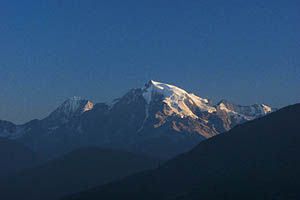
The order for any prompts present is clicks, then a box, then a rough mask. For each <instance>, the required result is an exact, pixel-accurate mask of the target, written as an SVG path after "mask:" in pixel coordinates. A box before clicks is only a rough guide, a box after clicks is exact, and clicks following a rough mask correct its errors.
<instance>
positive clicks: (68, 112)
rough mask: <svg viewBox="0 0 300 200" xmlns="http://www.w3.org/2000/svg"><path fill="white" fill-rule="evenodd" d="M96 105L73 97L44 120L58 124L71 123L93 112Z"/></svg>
mask: <svg viewBox="0 0 300 200" xmlns="http://www.w3.org/2000/svg"><path fill="white" fill-rule="evenodd" d="M93 107H94V104H93V103H92V102H91V101H88V100H86V99H82V98H81V97H76V96H74V97H71V98H69V99H67V100H66V101H65V102H64V103H63V104H62V105H60V106H59V107H58V108H57V109H56V110H55V111H54V112H52V113H51V114H50V115H49V116H48V117H47V118H45V119H44V120H45V121H47V122H50V121H51V122H52V123H53V122H54V123H55V124H56V125H57V124H64V123H67V122H69V121H70V120H71V119H72V118H74V117H78V116H80V115H81V114H82V113H84V112H86V111H89V110H92V109H93Z"/></svg>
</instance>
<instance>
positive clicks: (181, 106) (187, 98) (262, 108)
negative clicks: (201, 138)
mask: <svg viewBox="0 0 300 200" xmlns="http://www.w3.org/2000/svg"><path fill="white" fill-rule="evenodd" d="M155 93H158V94H162V95H163V97H164V99H163V102H164V103H166V104H167V105H168V107H169V109H170V110H169V111H168V113H167V114H168V115H172V114H177V115H179V116H181V117H182V118H183V117H192V118H195V119H197V118H198V116H197V115H196V114H195V113H194V112H193V111H192V109H191V106H190V105H192V106H193V107H197V108H198V109H199V110H200V111H201V112H208V113H213V112H216V111H217V109H219V110H223V111H225V112H227V113H228V114H229V115H235V116H237V117H241V118H243V119H245V120H251V119H254V118H256V117H258V116H263V115H265V114H267V113H270V112H272V110H273V109H272V108H270V107H269V106H266V105H264V104H261V105H257V104H256V105H253V106H237V105H234V104H231V103H229V102H228V103H229V106H227V104H226V103H225V104H226V105H225V104H224V103H222V102H220V103H219V104H216V105H212V104H210V103H209V100H208V99H205V98H201V97H198V96H196V95H195V94H193V93H188V92H186V91H185V90H183V89H181V88H179V87H176V86H173V85H170V84H166V83H161V82H157V81H153V80H151V81H149V83H148V84H146V87H145V88H144V89H143V97H144V98H145V101H146V102H147V104H149V103H150V102H151V100H152V98H153V94H155Z"/></svg>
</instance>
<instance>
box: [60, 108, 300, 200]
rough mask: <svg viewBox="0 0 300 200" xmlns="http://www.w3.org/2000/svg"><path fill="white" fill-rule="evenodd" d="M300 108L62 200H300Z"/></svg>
mask: <svg viewBox="0 0 300 200" xmlns="http://www.w3.org/2000/svg"><path fill="white" fill-rule="evenodd" d="M299 116H300V104H296V105H293V106H288V107H285V108H283V109H280V110H279V111H276V112H274V113H271V114H270V115H267V116H265V117H262V118H259V119H255V120H252V121H250V122H246V123H244V124H241V125H237V126H236V127H234V128H233V129H231V130H230V131H228V132H226V133H225V134H220V135H218V136H216V137H213V138H210V139H208V140H205V141H202V142H200V143H199V145H197V146H196V147H195V148H194V149H192V150H191V151H189V152H186V153H183V154H181V155H179V156H177V157H175V158H173V159H170V160H168V161H167V162H166V163H164V164H163V165H161V166H160V167H158V168H156V169H154V170H148V171H144V172H141V173H137V174H135V175H132V176H129V177H126V178H124V179H122V180H119V181H116V182H112V183H109V184H106V185H104V186H99V187H96V188H94V189H90V190H88V191H85V192H81V193H77V194H74V195H71V196H67V197H65V198H63V200H71V199H72V200H83V199H85V200H86V199H89V200H94V199H95V200H96V199H106V200H117V199H131V200H139V199H144V200H152V199H156V200H196V199H210V200H217V199H218V200H219V199H222V200H223V199H228V200H229V199H244V200H253V199H258V200H260V199H261V200H274V199H277V200H296V199H300V192H299V188H300V180H299V177H300V157H299V154H300V145H299V144H300V131H299Z"/></svg>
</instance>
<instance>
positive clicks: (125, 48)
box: [0, 0, 300, 123]
mask: <svg viewBox="0 0 300 200" xmlns="http://www.w3.org/2000/svg"><path fill="white" fill-rule="evenodd" d="M0 16H1V17H0V36H1V37H0V44H1V45H0V119H5V120H10V121H13V122H15V123H22V122H26V121H28V120H31V119H35V118H38V119H40V118H43V117H45V116H47V115H48V114H49V113H50V112H51V111H53V110H54V109H55V108H56V107H57V106H58V105H60V104H61V103H62V102H63V101H64V100H65V99H66V98H68V97H71V96H81V97H83V98H87V99H89V100H91V101H93V102H103V101H104V102H107V101H111V100H112V99H114V98H117V97H120V96H122V95H123V94H124V93H126V92H127V91H128V90H129V89H131V88H138V87H142V86H143V85H144V84H145V83H146V82H148V81H149V80H150V79H153V80H156V81H161V82H165V83H170V84H174V85H177V86H180V87H181V88H183V89H185V90H187V91H188V92H193V93H195V94H196V95H198V96H201V97H204V98H210V99H212V100H213V101H214V102H215V103H217V102H218V101H219V100H220V99H223V98H224V99H227V100H230V101H232V102H234V103H236V104H241V105H248V104H254V103H265V104H267V105H270V106H273V107H283V106H286V105H289V104H294V103H296V102H300V53H299V52H300V38H299V36H300V1H296V0H295V1H294V0H289V1H284V0H282V1H281V0H278V1H267V0H265V1H262V0H253V1H241V0H228V1H223V0H222V1H214V0H212V1H201V0H190V1H182V0H180V1H179V0H169V1H167V0H166V1H161V0H160V1H143V0H135V1H131V0H128V1H124V0H119V1H114V0H110V1H101V0H84V1H83V0H80V1H79V0H72V1H71V0H59V1H57V0H51V1H50V0H49V1H32V0H28V1H12V0H10V1H2V4H1V6H0Z"/></svg>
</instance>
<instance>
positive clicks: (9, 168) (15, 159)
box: [0, 138, 40, 176]
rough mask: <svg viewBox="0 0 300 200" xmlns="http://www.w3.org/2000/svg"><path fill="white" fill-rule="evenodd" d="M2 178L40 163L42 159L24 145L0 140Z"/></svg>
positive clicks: (0, 173) (0, 170)
mask: <svg viewBox="0 0 300 200" xmlns="http://www.w3.org/2000/svg"><path fill="white" fill-rule="evenodd" d="M0 159H1V163H0V176H4V175H7V174H9V173H13V172H17V171H19V170H22V169H24V168H29V167H32V166H34V165H37V164H39V163H40V158H39V157H38V156H37V155H36V154H35V153H34V152H33V151H32V150H31V149H29V148H28V147H26V146H24V145H23V144H21V143H19V142H16V141H12V140H8V139H4V138H0Z"/></svg>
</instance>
